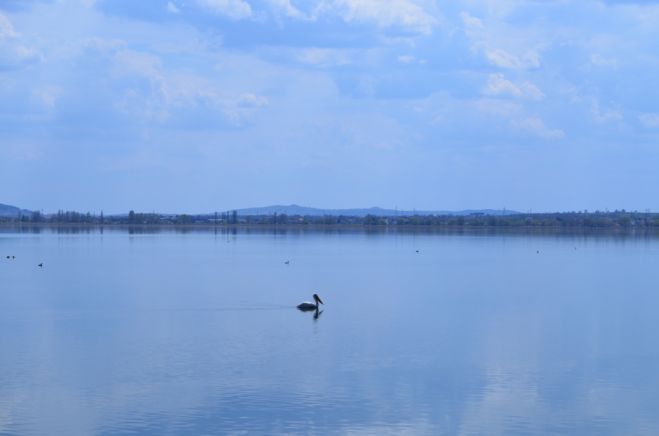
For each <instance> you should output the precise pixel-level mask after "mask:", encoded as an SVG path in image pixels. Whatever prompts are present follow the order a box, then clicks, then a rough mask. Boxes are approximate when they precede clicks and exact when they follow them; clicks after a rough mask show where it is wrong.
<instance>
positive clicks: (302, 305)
mask: <svg viewBox="0 0 659 436" xmlns="http://www.w3.org/2000/svg"><path fill="white" fill-rule="evenodd" d="M313 300H314V301H315V302H316V303H315V304H314V303H310V302H308V301H305V302H303V303H300V304H298V305H297V308H298V309H300V310H301V311H302V312H308V311H310V310H318V303H320V304H325V303H323V300H321V299H320V297H319V296H318V294H313Z"/></svg>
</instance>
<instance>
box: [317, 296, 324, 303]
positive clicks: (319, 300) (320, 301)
mask: <svg viewBox="0 0 659 436" xmlns="http://www.w3.org/2000/svg"><path fill="white" fill-rule="evenodd" d="M316 298H318V302H319V303H320V304H325V303H323V300H321V299H320V297H319V296H317V295H316Z"/></svg>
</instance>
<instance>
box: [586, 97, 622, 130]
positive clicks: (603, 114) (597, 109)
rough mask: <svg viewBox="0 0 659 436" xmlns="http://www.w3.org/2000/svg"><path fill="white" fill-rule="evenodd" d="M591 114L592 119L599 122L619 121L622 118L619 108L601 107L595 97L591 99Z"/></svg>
mask: <svg viewBox="0 0 659 436" xmlns="http://www.w3.org/2000/svg"><path fill="white" fill-rule="evenodd" d="M591 114H592V116H593V120H595V122H596V123H599V124H608V123H620V122H622V120H623V116H622V112H620V111H619V110H614V109H605V108H602V107H601V106H600V103H599V100H597V99H593V102H592V105H591Z"/></svg>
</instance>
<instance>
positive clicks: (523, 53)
mask: <svg viewBox="0 0 659 436" xmlns="http://www.w3.org/2000/svg"><path fill="white" fill-rule="evenodd" d="M460 17H461V18H462V24H463V26H464V32H465V35H466V36H467V38H469V40H470V41H471V50H472V51H473V52H475V53H482V55H483V56H484V57H485V59H486V60H487V61H488V62H489V63H490V64H492V65H495V66H497V67H499V68H506V69H514V70H523V69H530V68H538V67H540V55H539V53H538V46H541V44H533V43H532V39H533V38H529V32H526V31H524V30H522V29H520V28H515V27H510V26H506V25H505V23H498V22H494V23H491V22H488V25H487V26H486V25H485V23H484V22H483V20H482V19H480V18H478V17H474V16H472V15H471V14H469V13H468V12H462V13H461V14H460ZM502 47H505V48H502Z"/></svg>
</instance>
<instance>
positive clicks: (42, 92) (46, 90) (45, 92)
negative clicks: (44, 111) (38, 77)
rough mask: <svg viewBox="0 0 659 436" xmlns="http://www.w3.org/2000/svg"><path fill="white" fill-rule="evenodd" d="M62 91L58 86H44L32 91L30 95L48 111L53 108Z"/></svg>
mask: <svg viewBox="0 0 659 436" xmlns="http://www.w3.org/2000/svg"><path fill="white" fill-rule="evenodd" d="M62 93H63V89H62V88H61V87H60V86H54V85H51V86H44V87H40V88H37V89H35V90H34V91H32V94H33V95H34V96H35V97H36V98H37V99H38V100H39V102H41V104H42V105H44V106H45V107H46V108H48V109H52V108H54V107H55V104H56V103H57V100H58V99H59V98H60V97H61V96H62Z"/></svg>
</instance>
